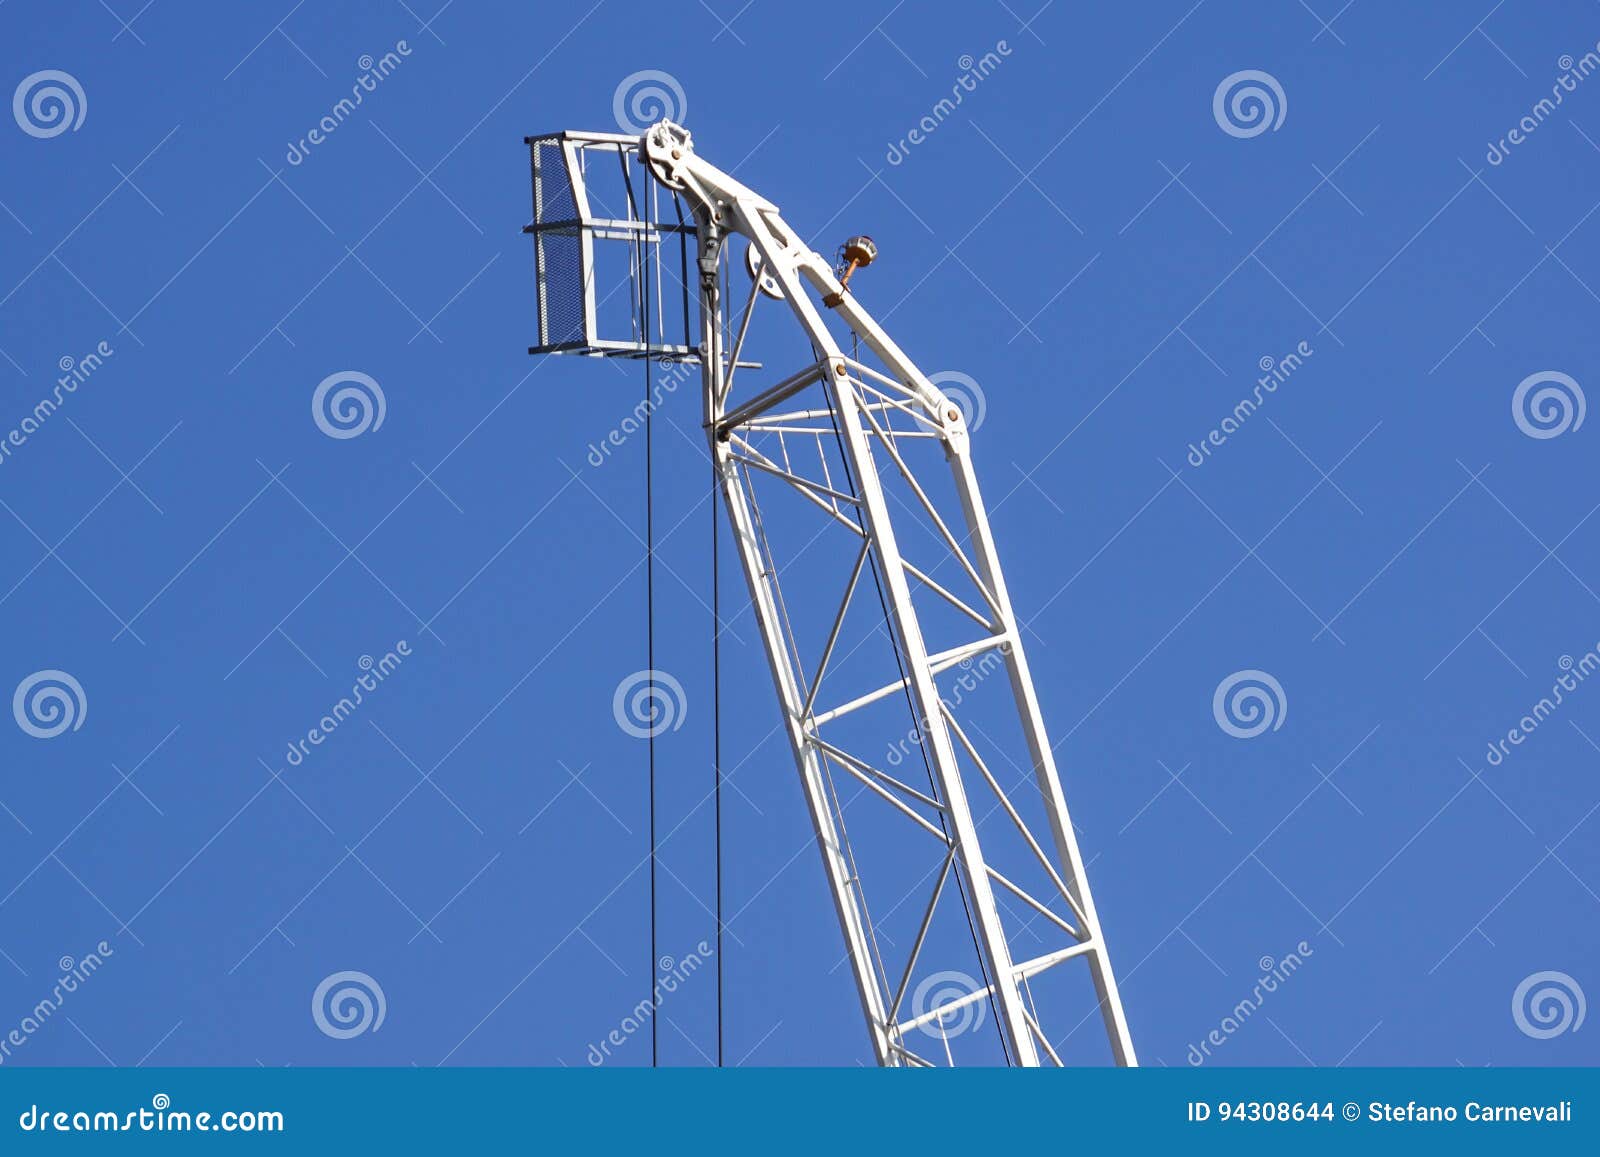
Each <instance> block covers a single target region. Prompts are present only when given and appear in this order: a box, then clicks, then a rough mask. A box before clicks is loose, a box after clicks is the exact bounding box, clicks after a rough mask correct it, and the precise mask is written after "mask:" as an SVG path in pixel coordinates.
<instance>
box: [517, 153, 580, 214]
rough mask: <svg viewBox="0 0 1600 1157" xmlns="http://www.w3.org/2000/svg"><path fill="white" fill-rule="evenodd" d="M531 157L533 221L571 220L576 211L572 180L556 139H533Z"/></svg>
mask: <svg viewBox="0 0 1600 1157" xmlns="http://www.w3.org/2000/svg"><path fill="white" fill-rule="evenodd" d="M529 152H530V155H531V156H532V158H533V221H534V224H536V225H537V224H541V223H543V222H545V221H571V220H572V219H573V218H574V217H576V216H577V215H578V204H577V201H576V200H575V199H574V198H573V196H572V181H571V179H570V178H569V177H568V176H567V162H566V157H565V156H564V155H563V154H562V149H561V142H560V141H536V142H535V143H534V146H533V148H532V149H531V150H529Z"/></svg>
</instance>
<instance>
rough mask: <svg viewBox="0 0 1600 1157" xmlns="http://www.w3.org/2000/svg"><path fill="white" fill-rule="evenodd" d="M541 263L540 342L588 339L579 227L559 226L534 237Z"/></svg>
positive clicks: (535, 253) (551, 343) (560, 342)
mask: <svg viewBox="0 0 1600 1157" xmlns="http://www.w3.org/2000/svg"><path fill="white" fill-rule="evenodd" d="M533 244H534V258H535V260H536V261H537V262H538V263H539V269H540V275H539V329H540V334H539V344H540V345H564V344H566V343H568V342H581V341H583V340H585V334H584V326H583V320H584V319H583V309H584V300H585V293H584V285H583V237H582V233H581V231H580V230H579V229H577V228H573V229H571V230H567V229H559V230H550V231H547V232H543V233H539V234H537V235H536V236H535V237H534V242H533Z"/></svg>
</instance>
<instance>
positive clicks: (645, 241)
mask: <svg viewBox="0 0 1600 1157" xmlns="http://www.w3.org/2000/svg"><path fill="white" fill-rule="evenodd" d="M629 193H630V196H631V194H632V190H631V188H630V190H629ZM640 215H641V216H642V217H643V219H644V229H643V231H642V232H641V234H640V238H639V267H640V268H639V280H640V297H641V302H640V304H641V309H640V319H639V320H640V327H641V332H642V335H643V337H644V351H645V352H644V540H645V541H644V561H645V569H644V590H645V668H646V674H645V678H646V681H647V687H646V692H647V698H646V700H645V702H647V703H648V704H650V716H649V719H648V725H647V727H646V730H645V734H646V737H647V743H648V753H649V754H648V758H649V764H650V773H649V785H650V1065H651V1067H652V1068H654V1067H655V1066H657V1065H659V1064H660V1060H661V1053H660V1045H661V1042H660V1032H659V1030H658V1026H657V1024H656V1021H657V1016H656V1014H657V1012H659V1010H660V1005H661V997H660V995H659V993H658V991H657V985H656V981H657V979H658V977H657V972H658V970H659V967H660V965H659V961H660V959H661V958H660V957H659V956H658V955H657V954H656V730H657V728H656V722H657V713H658V712H660V711H661V710H662V708H661V706H660V705H659V704H658V703H657V702H656V588H655V575H656V524H655V462H654V454H653V451H654V447H653V444H652V443H653V438H652V435H653V433H654V431H653V429H652V422H651V418H652V415H653V412H654V410H655V406H654V404H653V402H652V399H651V395H650V387H651V381H650V363H651V357H650V258H649V245H650V196H649V193H648V192H647V193H646V195H645V197H644V206H643V208H642V209H641V213H640Z"/></svg>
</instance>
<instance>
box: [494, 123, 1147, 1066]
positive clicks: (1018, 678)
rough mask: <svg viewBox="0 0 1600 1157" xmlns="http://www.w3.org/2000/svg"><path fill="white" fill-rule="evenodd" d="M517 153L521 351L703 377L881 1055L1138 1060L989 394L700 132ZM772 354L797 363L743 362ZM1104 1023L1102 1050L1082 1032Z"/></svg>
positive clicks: (859, 258)
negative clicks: (521, 187) (716, 153)
mask: <svg viewBox="0 0 1600 1157" xmlns="http://www.w3.org/2000/svg"><path fill="white" fill-rule="evenodd" d="M525 140H526V143H527V145H528V147H529V152H530V160H531V164H532V184H533V220H532V222H531V223H530V224H529V225H528V226H527V227H526V230H525V231H526V232H527V233H529V234H531V236H532V240H533V249H534V269H535V288H536V306H537V341H536V342H535V343H534V344H533V345H532V346H531V347H530V350H529V352H530V353H538V354H581V355H585V356H589V357H626V358H634V359H645V360H647V361H652V362H655V361H671V362H678V363H682V364H683V365H685V366H691V365H692V366H695V367H698V370H699V376H700V380H701V384H702V391H701V406H702V420H703V426H704V429H705V431H706V434H707V445H708V447H709V452H710V456H711V460H712V463H713V465H714V467H715V473H716V479H717V486H718V489H719V491H720V494H721V498H722V502H723V505H724V507H725V510H726V514H727V518H728V524H729V529H730V531H731V541H732V542H733V544H734V546H735V548H736V551H737V554H738V556H739V561H740V564H741V569H742V571H743V575H744V578H745V582H746V586H747V589H748V593H749V596H750V600H751V603H752V609H753V611H754V621H755V623H756V625H757V627H758V629H759V633H760V636H761V643H762V648H761V650H762V653H763V656H764V658H765V661H766V664H767V666H768V668H769V671H770V674H771V678H772V686H773V689H774V691H775V693H776V696H777V700H778V707H779V713H778V716H777V719H778V721H779V722H780V724H781V727H782V729H783V733H784V736H785V739H786V740H787V744H788V748H789V755H790V756H791V757H792V759H793V763H794V767H795V770H796V771H797V773H798V786H799V789H800V796H801V797H802V798H803V802H804V807H805V811H806V819H807V821H808V823H807V824H806V827H807V828H808V830H809V832H810V833H811V835H812V836H813V837H814V839H815V842H816V845H817V848H818V851H819V852H820V855H821V862H822V868H823V875H824V877H825V880H826V884H827V888H828V895H829V899H830V900H831V904H832V908H833V911H834V914H835V915H836V917H837V920H838V926H839V929H840V932H841V934H842V937H843V946H844V949H845V959H846V960H847V961H848V963H849V965H850V969H851V977H852V980H853V984H854V989H855V995H856V997H857V999H858V1001H859V1003H860V1011H861V1014H862V1017H863V1020H864V1023H865V1028H866V1034H867V1039H868V1041H869V1043H870V1046H871V1049H872V1055H873V1057H874V1059H875V1060H876V1061H877V1062H878V1063H879V1064H882V1065H892V1066H912V1067H921V1066H932V1065H942V1064H946V1063H950V1064H954V1063H955V1061H956V1055H957V1053H958V1052H959V1053H962V1054H963V1056H964V1057H965V1058H973V1059H976V1061H977V1062H978V1063H991V1062H994V1063H1011V1064H1018V1065H1039V1064H1046V1063H1049V1064H1056V1065H1061V1064H1065V1063H1066V1060H1065V1059H1064V1056H1075V1057H1077V1058H1079V1059H1083V1060H1088V1061H1090V1062H1093V1061H1095V1060H1097V1059H1104V1060H1109V1061H1110V1062H1112V1063H1115V1064H1122V1065H1131V1064H1134V1063H1135V1056H1134V1049H1133V1043H1132V1039H1131V1037H1130V1035H1129V1031H1128V1024H1127V1020H1126V1018H1125V1016H1124V1013H1123V1006H1122V1000H1121V997H1120V995H1119V993H1118V989H1117V983H1116V978H1115V974H1114V973H1113V971H1112V967H1111V961H1110V957H1109V955H1108V952H1107V949H1106V940H1105V934H1104V932H1103V930H1102V928H1101V924H1100V919H1099V915H1098V913H1097V911H1096V908H1095V903H1094V897H1093V895H1092V894H1091V892H1090V888H1089V884H1088V880H1087V878H1086V876H1085V872H1084V860H1083V856H1082V853H1081V852H1080V850H1079V847H1078V838H1077V833H1076V831H1075V829H1074V827H1073V823H1072V820H1071V818H1070V816H1069V814H1068V811H1067V804H1066V796H1065V793H1064V792H1063V789H1062V785H1061V780H1060V777H1059V775H1058V773H1057V769H1056V762H1055V751H1056V748H1055V744H1053V743H1052V740H1051V737H1050V735H1049V733H1048V732H1047V731H1046V729H1045V724H1044V718H1043V714H1042V711H1041V708H1040V704H1039V699H1038V696H1037V694H1036V691H1035V688H1034V681H1033V675H1032V673H1031V669H1030V667H1029V663H1028V657H1027V654H1026V650H1025V646H1024V640H1023V637H1022V629H1021V625H1020V622H1019V619H1018V616H1017V614H1016V612H1015V611H1014V610H1013V608H1012V604H1011V596H1010V593H1009V591H1008V588H1007V585H1006V581H1005V576H1004V572H1003V570H1002V567H1001V564H1000V554H999V551H998V548H997V546H996V543H995V539H994V535H993V533H992V531H991V528H990V525H989V520H988V515H987V513H986V508H985V506H984V502H983V497H982V494H981V492H980V490H979V486H978V479H977V474H976V473H975V471H974V468H973V463H972V453H971V438H970V434H971V432H972V431H971V429H970V428H969V410H970V409H971V406H970V405H969V406H963V405H962V404H961V403H962V402H964V401H967V402H970V401H971V399H969V398H967V397H965V395H964V394H962V393H961V391H959V390H957V389H956V388H955V387H954V386H952V388H951V390H950V392H948V393H947V392H946V391H945V390H943V389H941V388H940V385H939V383H940V382H952V381H964V383H965V386H964V387H963V388H975V384H974V383H973V382H972V379H970V378H967V377H966V376H965V375H961V374H954V373H941V374H936V375H934V376H933V377H931V378H930V377H929V376H928V375H927V374H924V373H923V371H922V370H921V369H919V368H918V367H917V365H916V364H915V363H914V362H913V361H912V360H911V358H910V357H909V356H908V355H907V354H906V353H905V352H904V351H903V350H902V349H901V348H900V346H899V345H897V344H896V343H895V341H894V339H893V338H892V337H891V336H890V335H889V333H888V332H887V331H886V330H885V329H884V328H883V327H882V326H881V325H880V324H879V323H878V321H877V320H876V319H875V318H874V317H873V315H872V314H871V313H870V312H869V311H868V309H867V308H866V307H865V305H863V303H862V301H861V299H860V297H859V296H858V295H857V294H855V293H853V292H851V291H850V287H849V282H850V279H851V276H852V274H853V273H854V272H855V271H856V270H857V269H861V268H864V267H866V266H868V265H870V264H871V263H872V262H873V261H874V259H875V258H876V257H877V246H876V245H875V244H874V243H873V242H872V240H871V239H870V238H868V237H865V236H855V237H851V238H850V239H849V240H847V241H846V242H845V243H844V245H843V246H841V247H840V249H839V251H838V260H837V263H835V262H830V261H828V260H826V259H825V258H823V257H822V256H821V255H820V254H819V253H817V252H816V251H815V250H813V249H812V248H811V247H810V246H808V245H807V244H806V243H805V241H804V240H803V239H802V238H801V236H800V235H799V234H798V233H797V232H796V231H795V230H794V229H793V228H791V227H790V225H789V224H788V223H787V222H786V221H785V220H784V218H783V216H782V214H780V212H779V210H778V207H777V206H776V205H775V204H773V203H772V202H771V201H768V200H767V199H766V198H764V197H762V196H760V195H759V194H757V193H756V192H754V191H753V190H751V189H750V188H749V187H747V186H746V185H744V184H742V183H741V182H740V181H739V180H737V179H735V178H734V177H733V176H732V175H730V174H729V173H727V172H725V171H723V170H722V169H719V168H717V167H716V166H715V165H713V164H711V163H709V162H708V161H707V160H705V159H704V158H702V157H701V156H700V155H699V153H698V152H697V150H696V148H695V142H694V140H693V139H692V137H691V136H690V134H689V131H688V130H687V129H685V128H683V127H682V126H681V125H677V124H674V123H672V122H671V121H661V122H659V123H657V124H654V125H652V126H650V127H649V128H648V129H647V130H646V131H645V132H644V133H643V134H642V135H641V136H631V135H623V134H617V133H583V132H560V133H551V134H547V135H543V136H535V137H528V138H525ZM730 243H738V244H740V245H743V246H744V252H743V254H742V255H738V256H739V257H740V258H742V264H743V266H744V270H743V273H744V274H747V275H748V278H749V283H748V288H747V289H746V288H744V287H743V286H739V285H735V284H734V282H735V279H734V278H733V277H732V276H731V271H732V268H733V266H734V265H735V264H736V257H735V254H734V253H733V252H731V250H730ZM763 301H771V302H773V303H774V304H773V305H766V306H763V305H762V304H761V303H762V302H763ZM757 312H761V313H763V315H764V320H763V321H762V323H761V324H760V325H757V326H755V327H754V330H753V329H752V318H753V316H754V315H755V314H756V313H757ZM752 333H754V334H755V337H752ZM758 342H759V344H760V346H761V349H762V355H763V357H764V358H770V360H772V361H773V362H774V363H776V364H777V365H778V368H775V369H773V370H768V369H766V368H764V366H763V364H762V363H759V362H756V361H753V360H749V354H748V353H747V347H752V348H753V347H754V346H755V345H756V344H757V343H758ZM775 349H776V350H778V351H779V352H778V353H776V354H771V353H770V351H772V350H775ZM680 372H686V371H680ZM980 413H981V410H980ZM813 543H814V544H815V546H814V547H813ZM869 903H870V905H871V907H869ZM774 950H775V949H774ZM1096 1012H1098V1014H1099V1016H1098V1020H1099V1022H1100V1024H1101V1025H1102V1026H1103V1028H1104V1035H1103V1037H1102V1038H1100V1042H1099V1043H1098V1044H1097V1043H1095V1042H1093V1041H1090V1040H1088V1039H1086V1038H1084V1037H1074V1036H1073V1029H1075V1028H1076V1027H1077V1026H1078V1025H1080V1024H1083V1023H1085V1022H1086V1021H1087V1020H1089V1019H1093V1018H1094V1013H1096ZM1069 1038H1071V1039H1070V1040H1069Z"/></svg>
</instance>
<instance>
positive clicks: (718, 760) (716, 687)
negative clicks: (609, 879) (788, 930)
mask: <svg viewBox="0 0 1600 1157" xmlns="http://www.w3.org/2000/svg"><path fill="white" fill-rule="evenodd" d="M717 542H718V534H717V464H716V461H715V460H713V461H712V463H711V769H712V776H713V786H712V789H711V790H712V798H713V800H714V804H713V810H714V812H715V815H716V876H717V1067H718V1068H719V1069H720V1068H721V1067H722V581H721V572H720V570H719V569H718V567H717Z"/></svg>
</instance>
